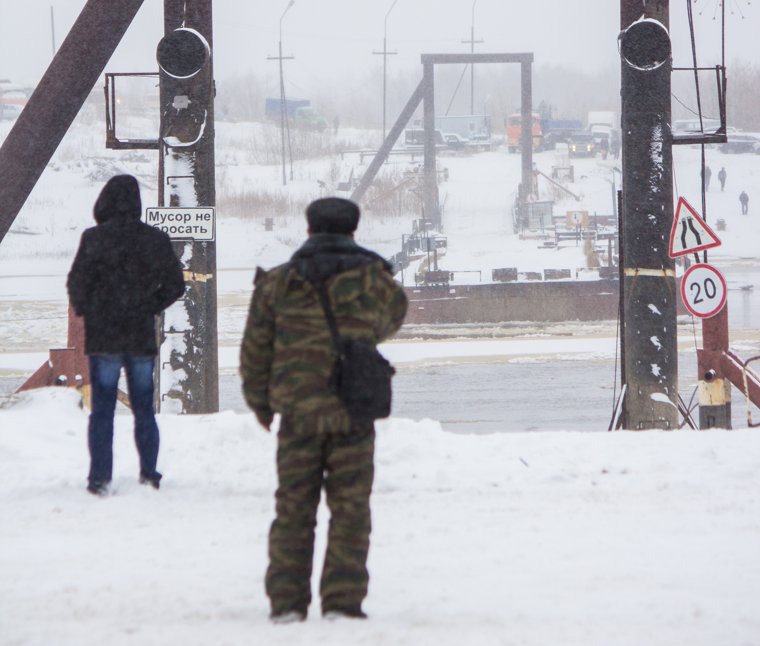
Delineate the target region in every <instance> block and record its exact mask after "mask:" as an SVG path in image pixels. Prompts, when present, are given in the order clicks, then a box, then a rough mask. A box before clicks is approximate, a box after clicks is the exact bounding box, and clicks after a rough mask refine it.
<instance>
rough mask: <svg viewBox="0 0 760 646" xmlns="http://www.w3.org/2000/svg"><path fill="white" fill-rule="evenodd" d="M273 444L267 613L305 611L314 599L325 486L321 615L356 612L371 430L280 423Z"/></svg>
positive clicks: (362, 584) (365, 578) (362, 574)
mask: <svg viewBox="0 0 760 646" xmlns="http://www.w3.org/2000/svg"><path fill="white" fill-rule="evenodd" d="M320 426H321V425H320ZM277 441H278V444H277V473H278V478H279V486H278V488H277V493H276V511H277V516H276V518H275V520H274V522H273V523H272V527H271V530H270V532H269V568H268V569H267V573H266V592H267V595H269V599H270V601H271V604H272V612H273V613H280V612H286V611H288V610H304V611H305V610H306V609H307V608H308V606H309V603H310V602H311V572H312V560H313V554H314V528H315V526H316V518H317V507H318V505H319V499H320V494H321V491H322V487H324V489H325V493H326V497H327V506H328V508H329V510H330V527H329V532H328V544H327V553H326V555H325V563H324V568H323V570H322V578H321V583H320V596H321V597H322V610H323V612H326V611H328V610H330V609H335V608H360V607H361V603H362V600H363V599H364V597H365V596H366V595H367V584H368V582H369V574H368V572H367V552H368V550H369V533H370V529H371V521H370V508H369V497H370V493H371V491H372V479H373V476H374V463H373V457H374V447H375V430H374V426H373V425H372V424H364V425H361V426H356V425H355V426H354V427H353V428H351V430H350V432H346V433H334V432H318V431H317V430H316V425H315V424H313V423H309V422H304V421H296V420H286V419H283V420H282V423H281V425H280V430H279V434H278V440H277Z"/></svg>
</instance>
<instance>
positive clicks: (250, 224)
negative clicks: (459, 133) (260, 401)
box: [0, 123, 760, 646]
mask: <svg viewBox="0 0 760 646" xmlns="http://www.w3.org/2000/svg"><path fill="white" fill-rule="evenodd" d="M7 128H8V124H7V123H0V138H2V137H3V136H4V134H5V133H6V132H7ZM99 128H100V126H93V124H87V123H79V124H77V126H76V127H75V129H74V130H73V131H72V133H71V134H70V135H69V137H67V139H66V140H65V141H64V144H63V145H62V146H61V148H60V149H59V152H58V153H57V155H56V158H55V160H54V161H53V162H52V163H51V165H50V166H49V167H48V169H47V170H46V172H45V173H44V175H43V177H42V179H41V181H40V183H39V184H38V186H37V187H36V188H35V191H34V192H33V194H32V196H31V197H30V199H29V201H28V202H27V204H26V206H25V207H24V210H23V211H22V213H21V214H20V216H19V218H18V219H17V221H16V223H15V225H14V227H13V230H12V232H11V233H10V234H9V235H8V236H6V239H5V240H4V241H3V243H2V245H0V341H2V344H1V345H2V347H0V378H5V379H6V380H10V382H6V383H12V382H13V380H14V379H16V380H17V379H20V378H22V376H23V375H24V374H28V373H29V372H30V371H32V370H34V369H35V368H36V367H37V366H38V365H39V364H40V363H41V361H43V360H44V359H45V357H46V356H47V351H48V349H49V348H51V347H57V346H61V345H63V344H64V343H65V339H66V328H65V325H66V294H65V289H64V283H65V275H66V272H67V271H68V268H69V265H70V263H71V259H72V257H73V254H74V252H75V250H76V247H77V244H78V241H79V236H80V234H81V231H82V229H83V228H85V227H86V226H90V225H91V222H92V218H91V211H92V204H93V202H94V200H95V198H96V196H97V194H98V192H99V190H100V188H101V186H102V184H103V182H104V181H105V180H106V179H107V178H108V176H110V175H111V174H113V173H115V172H130V173H133V174H135V175H136V176H138V177H139V178H140V180H141V182H142V187H143V200H144V204H145V205H146V206H148V205H152V204H154V203H155V190H156V187H155V163H156V160H155V158H154V157H153V156H152V154H150V153H148V154H135V153H130V154H126V155H124V154H120V153H119V154H117V153H113V152H107V151H104V150H103V149H102V130H101V129H99ZM218 136H219V140H218V143H219V151H218V156H217V162H218V168H217V180H218V186H220V187H221V190H220V193H224V192H225V191H226V192H233V191H235V190H243V189H245V190H248V191H257V190H268V191H270V192H273V193H276V192H281V193H282V194H283V195H284V196H285V197H286V199H292V200H301V201H303V200H308V199H311V198H313V197H317V196H319V195H320V193H321V189H320V188H319V184H318V182H320V181H325V180H327V179H329V177H330V176H331V175H334V174H335V161H334V160H332V159H321V160H317V161H315V162H304V163H297V164H296V165H295V169H294V170H295V178H294V181H293V182H292V183H291V184H290V185H289V187H288V188H287V189H283V188H278V187H280V168H279V166H278V165H277V164H271V165H263V164H260V163H254V162H253V161H252V158H251V154H250V149H253V148H255V147H256V145H257V144H256V143H250V142H256V141H261V139H258V140H257V139H256V138H257V137H263V136H264V134H263V132H262V130H261V128H260V127H259V126H257V125H254V124H234V125H233V124H224V123H220V124H218ZM357 137H359V135H357ZM246 140H248V141H249V143H245V142H246ZM241 141H242V143H241ZM262 145H263V144H262ZM675 162H676V163H675V180H676V194H677V195H683V196H685V197H686V198H687V199H689V200H690V202H691V203H692V204H693V205H694V206H695V207H697V208H698V209H699V208H700V207H701V204H700V198H699V193H698V182H699V170H698V162H699V151H698V150H696V149H693V148H683V147H682V148H677V149H676V150H675ZM365 163H366V160H365ZM441 163H442V165H445V166H446V167H447V168H448V169H449V177H450V179H449V181H448V182H446V183H444V184H442V185H441V191H442V194H441V197H442V200H444V204H445V211H444V227H445V233H446V235H448V237H449V247H448V249H447V252H446V254H445V256H442V258H441V262H442V264H443V266H444V267H445V268H447V269H449V270H457V271H462V270H468V271H480V272H481V274H482V276H484V277H485V278H484V279H485V280H488V279H489V278H490V269H492V268H494V267H504V266H509V267H518V268H519V269H520V271H533V270H537V269H541V268H546V267H551V268H580V267H583V266H584V265H585V257H584V256H583V253H582V252H581V249H580V248H577V247H575V246H572V245H565V246H563V247H562V248H561V249H559V250H558V249H543V248H542V249H539V248H538V246H537V244H536V241H535V240H521V239H520V238H519V237H518V236H516V235H515V234H514V232H513V230H512V227H511V215H510V205H511V202H512V199H513V192H514V189H515V187H516V185H517V182H518V181H519V157H517V156H515V155H508V154H506V153H505V152H503V151H494V152H492V153H484V154H479V155H475V156H467V157H464V156H453V157H446V158H442V159H441ZM563 163H564V161H563V160H562V159H561V157H560V153H558V152H545V153H540V154H538V155H536V165H537V168H538V169H540V170H541V171H543V172H545V173H547V174H551V167H552V166H553V165H562V164H563ZM573 163H574V164H575V167H576V168H575V177H576V181H575V182H574V183H573V184H571V185H570V186H569V188H570V189H571V190H572V191H573V192H575V193H576V194H578V195H580V196H581V200H580V201H579V202H576V201H575V200H573V199H572V198H568V199H565V200H563V201H562V202H561V203H558V204H557V205H556V206H555V213H558V214H561V213H562V212H563V210H588V211H590V212H591V213H594V212H596V213H599V214H607V213H610V212H611V211H612V183H611V182H612V181H613V174H615V171H614V170H613V168H614V167H615V166H616V165H618V162H617V161H614V160H607V161H602V160H600V159H590V160H585V159H583V160H574V161H573ZM708 164H709V165H710V166H711V167H712V171H713V183H712V186H711V190H710V192H709V193H708V221H709V222H710V223H711V224H714V223H715V221H716V220H717V219H718V218H721V219H724V220H725V223H726V229H725V231H721V232H720V237H721V239H722V240H723V246H722V247H720V248H718V249H716V250H711V252H710V259H711V261H712V262H714V263H715V264H716V266H717V267H718V268H719V269H724V268H739V269H741V267H753V266H754V263H755V259H756V258H757V256H758V252H757V241H758V240H760V217H758V215H757V213H758V207H757V203H758V201H760V194H757V193H755V192H754V191H756V189H757V187H758V186H760V156H756V155H723V154H722V153H720V152H718V151H717V150H715V149H710V150H709V151H708ZM721 166H725V167H726V169H727V171H728V182H727V185H726V190H725V191H724V192H721V191H720V190H719V185H718V183H717V171H718V170H719V169H720V167H721ZM357 170H360V169H357ZM615 181H617V182H618V183H619V175H617V177H616V178H615ZM742 189H744V190H746V191H747V192H748V193H749V194H750V215H749V216H742V215H740V208H739V201H738V195H739V192H740V191H741V190H742ZM542 190H545V191H548V188H547V187H545V186H544V188H543V189H542ZM265 215H268V213H266V212H257V213H252V214H251V217H230V216H228V215H226V214H224V213H223V212H220V213H219V218H220V223H219V226H218V235H219V237H218V248H217V251H218V259H219V269H220V271H219V330H220V361H221V364H222V366H221V367H222V370H223V371H226V373H227V374H230V373H234V372H235V368H236V361H237V349H238V343H239V339H240V335H241V332H242V326H243V323H244V319H245V313H246V308H247V305H248V300H249V297H250V288H251V280H252V277H253V272H254V268H255V266H256V265H257V264H260V265H262V266H264V267H270V266H272V265H274V264H277V263H279V262H282V261H284V260H285V259H286V258H287V257H288V256H289V255H290V254H291V253H292V251H293V249H294V248H295V247H296V246H297V245H298V244H300V242H301V241H302V239H303V237H304V233H305V231H304V229H305V223H304V221H303V218H302V216H300V215H298V216H295V215H294V216H285V217H278V218H277V221H276V223H275V228H274V230H273V231H265V229H264V216H265ZM410 232H411V222H410V221H407V220H406V219H402V218H382V217H378V216H377V215H376V214H372V213H368V212H365V215H364V218H363V222H362V225H361V228H360V231H359V236H358V239H359V242H360V243H362V244H366V245H367V246H370V247H373V248H376V249H378V250H379V251H381V252H382V253H384V254H386V255H391V254H393V253H396V252H397V251H398V250H399V248H400V240H401V235H402V234H403V233H410ZM741 287H747V288H749V287H750V286H749V285H742V286H741ZM756 287H757V288H758V289H756V290H755V293H756V292H760V284H758V285H757V286H756ZM739 288H740V286H739V285H733V286H732V284H731V283H730V282H729V307H731V305H732V303H739V304H745V303H744V301H745V300H746V299H753V298H755V296H754V293H753V291H752V290H751V289H743V290H740V289H739ZM739 299H742V300H739ZM737 309H738V308H737ZM747 311H748V312H750V313H752V312H758V311H760V308H757V307H755V308H754V309H752V308H748V309H747ZM680 327H681V328H682V329H681V330H680V332H683V333H684V334H683V338H681V339H680V345H681V347H682V350H683V349H684V348H688V347H689V346H691V347H694V346H695V345H696V343H695V341H694V339H693V338H692V330H691V326H690V325H689V324H686V325H682V326H680ZM758 328H760V321H758V320H757V318H756V317H755V315H754V314H752V315H748V316H747V320H746V322H745V324H744V325H742V336H741V342H742V344H743V350H744V351H746V353H747V354H758V353H759V352H760V334H758V332H757V330H758ZM430 333H431V331H430V330H428V331H425V334H422V333H420V334H418V333H417V331H415V330H410V331H408V332H407V333H405V336H406V338H405V339H403V340H401V341H396V342H391V343H389V344H387V345H386V346H385V347H384V351H385V352H386V353H387V354H388V355H389V356H390V357H391V358H392V359H393V361H394V362H396V363H399V364H400V365H401V366H424V365H426V362H439V363H441V362H445V361H452V360H453V361H457V362H476V361H491V362H499V361H512V360H517V361H520V362H523V365H524V366H525V370H526V371H527V370H529V369H530V365H531V362H540V361H547V360H552V361H560V362H561V361H563V360H573V361H588V362H589V365H594V366H595V365H597V364H594V363H592V362H593V361H597V360H600V359H604V360H606V361H608V362H611V361H610V360H611V358H612V357H613V356H614V353H615V351H616V348H615V340H614V336H615V332H614V323H610V324H609V325H606V326H604V325H603V326H602V327H601V328H600V327H598V326H591V327H589V326H581V325H579V326H573V325H572V324H566V325H564V326H562V327H561V328H556V329H554V330H546V329H541V330H539V329H538V327H536V328H531V326H529V325H528V326H524V327H522V328H519V329H516V330H506V331H505V330H494V329H485V330H482V331H478V330H477V329H473V328H463V329H459V330H451V331H448V332H447V333H446V334H441V335H438V336H440V338H439V339H438V340H436V341H430V340H423V337H424V336H429V335H430ZM481 333H482V334H483V335H487V336H494V337H498V338H491V339H479V338H473V337H478V336H480V335H481ZM451 336H453V337H454V338H448V337H451ZM462 336H466V337H468V339H464V340H463V339H462V338H459V337H462ZM547 358H548V359H547ZM591 369H593V368H591ZM557 373H558V375H559V376H558V378H561V373H562V371H561V369H560V370H558V371H557ZM460 385H461V384H460ZM456 389H457V384H455V383H452V384H451V388H450V392H451V393H454V392H456ZM548 389H551V388H550V387H549V388H548ZM500 392H503V403H502V404H501V405H503V406H504V408H505V413H504V415H505V416H508V415H509V410H510V408H514V407H519V406H520V401H515V400H514V399H513V398H511V397H510V395H511V393H512V391H511V389H510V388H509V384H505V385H504V388H503V389H502V390H500ZM0 395H2V398H1V399H0V401H1V402H2V403H3V404H4V406H3V407H0V470H1V471H2V473H3V478H2V483H3V484H2V485H0V573H1V574H0V645H2V646H10V645H14V646H15V645H17V644H18V645H24V646H29V645H37V644H40V645H41V644H72V645H77V646H89V645H90V644H93V645H94V644H100V643H102V642H104V641H108V642H109V643H112V644H130V645H131V644H136V643H139V644H164V643H177V644H188V645H194V644H199V645H200V644H208V643H212V642H213V643H218V644H239V643H244V642H248V641H251V640H254V641H256V642H257V643H258V642H259V641H261V642H262V643H271V644H307V643H308V644H312V643H315V642H317V643H318V642H323V643H327V644H353V643H356V642H357V641H363V642H365V643H367V644H377V645H380V644H383V645H385V644H414V645H418V644H423V645H424V644H457V645H459V644H462V643H466V644H478V645H479V644H520V645H523V644H537V645H544V644H549V643H552V644H554V643H562V644H583V645H584V646H585V645H591V644H599V645H605V646H606V645H608V644H636V645H639V644H662V645H671V644H681V643H689V644H704V645H710V646H713V645H722V644H726V645H729V644H730V645H732V646H733V645H736V644H741V645H752V644H760V601H758V600H759V599H760V559H758V557H757V554H756V553H757V546H758V545H760V524H759V523H758V520H757V519H758V518H760V514H759V513H758V512H760V496H758V494H757V491H758V485H759V484H760V434H758V432H757V431H756V430H741V431H735V432H731V433H728V432H721V431H711V432H702V433H692V432H675V433H662V432H651V433H567V432H551V433H550V432H545V433H537V434H532V433H510V434H505V433H494V434H485V435H472V434H470V435H462V434H452V433H448V432H445V431H443V430H442V428H441V426H440V424H439V423H438V422H437V421H433V420H429V419H401V418H391V419H390V420H388V421H385V422H382V423H381V424H379V429H378V460H377V483H376V488H375V494H374V498H373V506H374V513H375V516H374V533H373V547H372V550H371V556H370V559H371V560H370V571H371V576H372V581H371V588H370V596H369V598H368V600H367V604H366V609H367V611H368V612H369V614H370V616H371V619H370V621H369V622H362V623H356V622H343V623H327V622H323V621H321V620H320V619H319V618H318V616H317V613H313V614H312V617H311V618H310V619H309V621H308V622H307V623H306V624H303V625H298V626H289V627H273V626H271V625H270V624H269V622H268V621H267V618H266V617H267V600H266V597H265V596H264V593H263V582H262V579H263V573H264V569H265V565H266V534H267V531H268V526H269V523H270V521H271V517H272V513H273V499H272V494H273V490H274V486H275V475H274V445H275V440H274V438H273V437H271V436H269V435H267V434H265V433H264V432H262V431H261V429H260V428H259V427H258V426H257V425H256V423H255V420H254V418H253V417H252V416H251V415H249V414H239V413H233V412H231V411H224V412H221V413H219V414H217V415H207V416H200V417H193V418H190V417H178V416H171V415H165V416H162V417H161V419H160V425H161V429H162V452H161V455H160V464H159V468H160V469H161V470H163V471H164V473H165V474H166V480H165V484H164V485H162V489H161V491H160V492H154V491H152V490H146V489H144V488H142V487H140V486H139V485H138V484H137V483H136V481H135V475H136V473H137V463H136V456H135V451H134V447H133V442H132V439H131V430H130V417H129V415H128V414H126V413H125V412H124V411H122V412H121V413H120V414H119V415H117V437H116V470H115V485H116V489H117V491H116V495H114V496H113V497H111V498H108V499H106V500H101V499H93V498H92V497H91V496H88V495H86V494H85V492H84V484H85V476H86V469H87V451H86V439H85V427H86V412H85V411H83V410H82V409H80V408H79V406H78V400H77V398H76V396H75V395H74V393H72V392H70V391H66V390H59V389H53V390H44V391H39V392H34V393H27V394H25V395H23V396H20V397H15V396H8V395H7V393H3V392H2V391H0ZM735 396H736V397H737V400H736V401H735V406H741V405H743V402H742V400H741V399H740V398H739V396H738V394H737V395H735ZM492 405H494V406H498V405H499V402H495V403H494V402H492ZM587 430H589V431H599V430H603V428H589V429H587ZM325 521H326V519H325V517H324V516H320V527H319V532H320V533H319V543H318V550H317V554H318V555H319V554H321V550H322V548H323V545H324V527H325ZM318 562H319V559H318ZM316 569H317V572H318V571H319V567H317V568H316Z"/></svg>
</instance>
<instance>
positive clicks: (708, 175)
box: [702, 166, 712, 191]
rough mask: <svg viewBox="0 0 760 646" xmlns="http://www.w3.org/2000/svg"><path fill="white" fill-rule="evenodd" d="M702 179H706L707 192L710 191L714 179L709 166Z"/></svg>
mask: <svg viewBox="0 0 760 646" xmlns="http://www.w3.org/2000/svg"><path fill="white" fill-rule="evenodd" d="M702 177H703V178H704V184H705V190H706V191H709V190H710V178H711V177H712V170H710V167H709V166H705V170H704V172H703V174H702Z"/></svg>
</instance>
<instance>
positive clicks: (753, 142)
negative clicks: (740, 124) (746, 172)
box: [720, 132, 760, 154]
mask: <svg viewBox="0 0 760 646" xmlns="http://www.w3.org/2000/svg"><path fill="white" fill-rule="evenodd" d="M727 138H728V141H726V143H724V144H721V146H720V151H721V152H724V153H727V154H739V153H756V152H760V150H759V149H760V134H753V133H749V132H741V133H731V132H729V133H728V135H727Z"/></svg>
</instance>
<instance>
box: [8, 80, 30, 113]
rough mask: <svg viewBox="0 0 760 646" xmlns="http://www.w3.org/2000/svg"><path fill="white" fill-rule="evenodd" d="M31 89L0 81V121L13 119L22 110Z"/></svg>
mask: <svg viewBox="0 0 760 646" xmlns="http://www.w3.org/2000/svg"><path fill="white" fill-rule="evenodd" d="M30 95H31V89H30V88H27V87H23V86H21V85H18V84H16V83H11V81H9V80H8V79H0V119H15V118H16V117H18V115H20V114H21V111H22V110H23V109H24V106H25V105H26V103H27V101H28V100H29V96H30Z"/></svg>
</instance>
